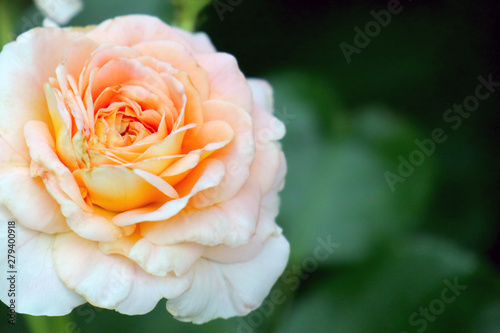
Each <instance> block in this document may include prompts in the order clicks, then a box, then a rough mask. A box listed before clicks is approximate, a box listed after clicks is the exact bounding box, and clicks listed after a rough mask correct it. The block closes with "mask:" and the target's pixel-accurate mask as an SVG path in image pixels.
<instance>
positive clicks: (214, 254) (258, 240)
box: [203, 191, 281, 264]
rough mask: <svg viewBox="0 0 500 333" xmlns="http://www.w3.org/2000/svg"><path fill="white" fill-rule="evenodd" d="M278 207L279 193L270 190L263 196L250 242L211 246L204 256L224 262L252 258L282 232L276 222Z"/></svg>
mask: <svg viewBox="0 0 500 333" xmlns="http://www.w3.org/2000/svg"><path fill="white" fill-rule="evenodd" d="M278 207H279V197H278V193H277V192H275V191H271V192H269V193H268V194H266V195H265V196H264V197H263V198H262V203H261V205H260V216H259V223H258V225H257V230H256V231H255V234H254V235H253V236H252V238H251V239H250V241H249V242H248V243H246V244H244V245H241V246H238V247H229V246H227V245H219V246H213V247H209V248H208V249H207V251H205V253H204V254H203V257H205V258H207V259H210V260H212V261H217V262H220V263H224V264H233V263H237V262H245V261H248V260H250V259H252V258H253V257H255V256H256V255H257V254H258V253H259V252H260V251H261V250H262V247H263V246H264V245H265V243H266V242H267V240H268V239H269V237H272V236H275V237H276V236H279V235H280V234H281V228H280V227H278V226H277V225H276V223H275V222H274V220H275V218H276V216H277V215H278Z"/></svg>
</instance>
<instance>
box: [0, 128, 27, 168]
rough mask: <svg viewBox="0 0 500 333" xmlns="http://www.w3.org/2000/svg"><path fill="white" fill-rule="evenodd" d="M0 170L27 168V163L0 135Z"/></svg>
mask: <svg viewBox="0 0 500 333" xmlns="http://www.w3.org/2000/svg"><path fill="white" fill-rule="evenodd" d="M0 152H2V153H1V154H0V168H5V167H15V166H29V162H28V161H27V160H26V159H25V158H24V157H23V156H21V155H20V154H18V153H17V152H16V151H15V150H14V149H13V148H12V146H11V145H9V143H8V142H7V141H5V140H4V139H3V138H2V136H1V135H0Z"/></svg>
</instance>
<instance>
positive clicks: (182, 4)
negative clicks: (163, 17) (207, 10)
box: [173, 0, 211, 31]
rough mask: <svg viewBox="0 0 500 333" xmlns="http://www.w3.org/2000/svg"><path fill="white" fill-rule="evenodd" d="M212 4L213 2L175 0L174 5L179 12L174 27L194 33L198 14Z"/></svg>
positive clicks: (207, 0) (209, 0)
mask: <svg viewBox="0 0 500 333" xmlns="http://www.w3.org/2000/svg"><path fill="white" fill-rule="evenodd" d="M210 2H211V0H175V1H174V2H173V4H174V5H175V7H176V9H177V10H176V17H175V20H174V22H173V23H174V25H176V26H178V27H180V28H182V29H184V30H188V31H194V30H195V25H196V18H197V17H198V14H199V13H200V11H201V10H202V9H203V8H204V7H205V6H206V5H208V4H209V3H210Z"/></svg>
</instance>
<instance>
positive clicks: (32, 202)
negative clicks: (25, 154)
mask: <svg viewBox="0 0 500 333" xmlns="http://www.w3.org/2000/svg"><path fill="white" fill-rule="evenodd" d="M0 188H1V189H2V191H0V204H3V205H5V206H6V207H7V208H8V209H9V210H10V211H11V212H12V214H14V216H15V217H16V221H18V222H19V223H21V224H22V225H23V226H25V227H27V228H30V229H32V230H38V231H42V232H45V233H47V234H52V233H57V232H66V231H69V230H71V229H70V228H69V227H68V225H67V223H66V218H65V217H64V216H63V215H62V214H61V208H60V207H59V205H58V204H57V202H56V201H55V200H54V199H53V198H52V197H51V196H50V195H49V193H47V190H46V189H45V186H44V185H43V182H42V180H41V179H40V178H32V177H31V176H30V170H29V168H5V169H0ZM18 193H22V199H21V200H20V199H19V197H18V196H16V195H15V194H18ZM26 207H29V209H26Z"/></svg>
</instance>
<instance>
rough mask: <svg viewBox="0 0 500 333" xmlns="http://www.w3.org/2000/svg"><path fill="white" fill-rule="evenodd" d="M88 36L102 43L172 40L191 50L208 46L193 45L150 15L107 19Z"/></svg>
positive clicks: (129, 43)
mask: <svg viewBox="0 0 500 333" xmlns="http://www.w3.org/2000/svg"><path fill="white" fill-rule="evenodd" d="M87 36H88V37H90V38H92V39H93V40H95V41H98V42H100V43H103V42H110V43H115V44H119V45H126V46H133V45H136V44H139V43H142V42H147V41H152V40H172V41H175V42H178V43H181V44H182V45H184V46H185V47H186V48H188V50H190V51H195V49H196V48H199V47H204V48H206V43H204V44H205V45H202V44H201V43H197V47H193V46H191V44H190V43H189V42H187V41H186V40H185V39H184V38H182V37H181V36H180V35H179V34H178V33H177V30H174V29H173V28H172V27H170V26H169V25H167V24H165V23H164V22H162V21H161V20H160V19H158V18H157V17H154V16H149V15H127V16H121V17H115V18H113V19H109V20H106V21H104V22H102V23H101V24H99V25H98V26H96V27H95V28H94V29H93V30H91V31H89V32H88V33H87ZM195 46H196V45H195Z"/></svg>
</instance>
